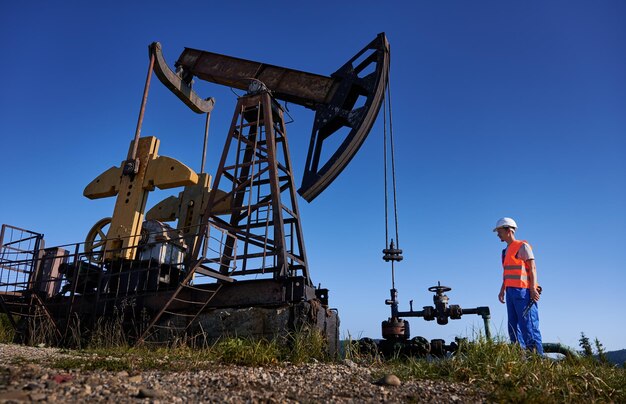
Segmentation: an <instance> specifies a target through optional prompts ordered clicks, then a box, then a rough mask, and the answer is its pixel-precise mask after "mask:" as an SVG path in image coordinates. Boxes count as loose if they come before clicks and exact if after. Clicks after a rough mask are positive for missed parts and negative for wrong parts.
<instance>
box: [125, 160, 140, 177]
mask: <svg viewBox="0 0 626 404" xmlns="http://www.w3.org/2000/svg"><path fill="white" fill-rule="evenodd" d="M137 173H139V159H128V160H126V161H125V162H124V167H123V168H122V174H123V175H128V176H132V175H137Z"/></svg>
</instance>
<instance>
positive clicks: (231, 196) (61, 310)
mask: <svg viewBox="0 0 626 404" xmlns="http://www.w3.org/2000/svg"><path fill="white" fill-rule="evenodd" d="M149 56H150V64H149V69H148V76H147V79H146V85H145V90H144V95H143V99H142V103H141V108H140V113H139V118H138V123H137V128H136V131H135V136H134V139H133V140H132V141H131V143H130V147H129V152H128V155H127V157H126V159H125V160H123V161H122V163H121V164H120V165H119V166H114V167H111V168H109V169H108V170H106V171H104V172H103V173H102V174H100V175H99V176H98V177H96V178H95V179H94V180H93V181H92V182H91V183H90V184H89V185H87V187H86V188H85V190H84V195H85V196H86V197H87V198H90V199H96V198H104V197H113V196H115V197H116V203H115V208H114V212H113V215H112V216H111V217H110V218H104V219H102V220H100V221H98V222H97V223H96V224H95V225H94V226H93V228H92V229H91V230H90V231H89V233H88V235H87V238H86V240H85V243H84V244H82V243H79V244H76V245H70V246H62V247H54V248H45V245H44V240H43V235H42V234H39V233H35V232H32V231H28V230H25V229H19V228H17V227H13V226H8V225H3V228H2V235H1V236H0V271H2V272H0V275H2V283H1V284H0V307H1V309H2V310H3V311H5V312H6V313H9V314H10V316H9V317H11V318H14V316H15V318H21V319H27V318H30V319H38V320H39V321H46V322H47V323H48V324H49V325H50V326H51V329H53V330H54V334H55V336H56V338H57V339H58V340H59V341H62V340H64V339H67V338H68V336H69V334H70V329H71V327H72V326H73V325H75V324H74V323H73V322H75V321H76V320H78V321H79V322H80V323H81V324H82V325H86V324H91V325H92V326H93V324H94V321H93V320H94V319H96V318H100V317H102V316H105V317H106V316H112V315H114V313H118V314H119V313H122V314H123V316H124V318H125V319H130V320H129V321H128V322H127V323H129V324H132V325H131V326H128V327H127V329H128V330H129V334H131V337H132V339H134V340H136V341H137V342H139V343H145V342H159V341H163V340H167V339H168V338H170V339H171V338H172V336H180V335H182V334H185V335H188V334H189V333H191V332H197V329H198V327H200V328H202V330H203V332H204V333H205V335H206V334H207V333H208V335H209V336H219V335H223V334H224V333H225V332H226V333H228V332H229V331H232V332H233V333H237V334H239V335H241V334H242V333H243V332H242V331H244V330H245V331H246V332H247V333H248V334H249V335H256V336H264V335H272V334H276V333H277V332H280V331H281V330H282V329H294V328H298V327H300V326H302V325H308V326H313V327H316V328H318V329H319V330H320V331H322V332H323V333H324V335H326V337H327V340H328V342H329V350H330V351H331V352H335V351H336V350H337V346H338V329H339V319H338V315H337V312H336V311H334V310H331V309H330V308H329V305H328V290H327V289H323V288H321V287H315V286H314V284H313V282H312V280H311V276H310V270H309V265H308V261H307V256H306V250H305V246H304V240H303V232H302V225H301V221H300V213H299V209H298V201H297V195H296V185H295V180H294V175H293V169H292V161H291V157H290V150H289V147H288V137H287V132H286V127H285V119H284V115H285V111H284V108H283V106H282V105H281V104H280V103H279V101H285V102H289V103H293V104H298V105H301V106H304V107H306V108H308V109H311V110H313V111H314V112H315V117H314V121H313V122H314V123H313V129H312V133H311V140H310V145H309V148H308V154H307V158H306V164H305V169H304V176H303V179H302V182H301V185H300V188H299V189H298V190H297V192H298V193H299V194H300V195H301V196H302V197H303V198H304V199H305V200H306V201H308V202H311V201H312V200H314V199H315V198H316V197H317V196H318V195H319V194H320V193H321V192H322V191H324V190H325V189H326V188H327V187H328V186H329V185H330V184H331V183H332V182H333V181H334V179H335V178H336V177H337V176H338V175H339V174H340V173H341V172H342V170H344V169H345V168H346V166H347V165H348V163H349V162H350V160H351V159H352V158H353V157H354V156H355V154H356V153H357V151H358V150H359V148H360V146H361V145H362V143H363V141H364V140H365V138H366V137H367V135H368V133H369V132H370V130H371V128H372V125H373V124H374V121H375V119H376V116H377V115H378V112H379V109H380V107H381V104H382V100H383V97H384V92H385V89H386V86H387V84H388V71H389V44H388V42H387V39H386V37H385V35H384V34H382V33H381V34H379V35H378V36H377V37H376V38H375V39H374V40H373V41H372V42H370V43H369V44H368V45H367V46H365V47H364V48H363V49H362V50H361V51H360V52H358V53H357V54H356V55H355V56H354V57H352V58H351V59H350V60H348V61H347V62H346V63H345V64H343V65H342V66H341V67H340V68H339V69H338V70H337V71H335V72H334V73H332V74H331V75H330V76H324V75H319V74H314V73H308V72H304V71H298V70H293V69H289V68H284V67H279V66H274V65H269V64H265V63H261V62H255V61H250V60H244V59H239V58H235V57H230V56H225V55H220V54H216V53H211V52H206V51H201V50H196V49H190V48H186V49H185V50H184V51H183V52H182V53H181V55H180V57H179V58H178V60H177V62H176V63H175V70H172V69H170V68H169V67H168V65H167V63H166V62H165V60H164V58H163V54H162V51H161V45H160V44H159V43H156V42H155V43H153V44H151V45H150V47H149ZM153 72H154V73H155V74H156V76H157V77H158V78H159V80H160V81H161V82H162V83H163V84H164V85H165V86H166V87H167V88H168V89H170V90H171V91H172V92H173V93H174V94H175V95H176V96H177V97H178V98H179V99H180V100H182V101H183V102H184V103H185V104H186V105H187V106H188V107H189V108H190V109H191V110H192V111H193V112H196V113H199V114H206V116H207V119H206V122H207V130H208V123H209V117H210V114H211V112H212V110H213V105H214V100H213V99H212V98H202V97H200V96H199V95H198V94H197V93H196V92H195V91H194V89H193V88H192V84H193V81H194V80H204V81H207V82H210V83H214V84H219V85H225V86H229V87H231V88H234V89H239V90H243V91H245V94H244V95H242V96H240V97H239V98H238V100H237V104H236V107H235V112H234V114H233V118H232V121H231V124H230V128H229V131H228V134H227V136H226V141H225V145H224V149H223V152H222V156H221V160H220V162H219V165H218V168H217V172H216V174H215V180H214V182H213V184H212V183H211V182H212V178H211V176H210V175H208V174H207V173H205V172H204V159H205V150H206V131H205V141H204V147H203V157H202V168H201V172H200V173H196V172H195V171H194V170H192V169H191V168H189V167H188V166H186V165H185V164H184V163H182V162H179V161H177V160H175V159H172V158H169V157H166V156H161V155H159V154H158V153H159V146H160V141H159V139H157V138H155V137H151V136H148V137H141V136H140V132H141V126H142V121H143V115H144V111H145V105H146V100H147V96H148V89H149V86H150V80H151V76H152V73H153ZM331 138H332V142H331V141H330V139H331ZM337 138H339V141H338V142H337ZM331 143H332V144H337V143H338V144H339V147H338V148H337V149H336V150H330V151H329V150H328V149H329V148H330V147H331V146H329V144H331ZM325 156H329V157H327V158H326V157H325ZM155 187H158V188H160V189H170V188H175V187H184V188H183V190H182V191H181V192H180V193H179V194H178V196H177V197H174V196H172V197H169V198H167V199H165V200H163V201H161V202H159V203H158V204H156V205H155V206H154V207H153V208H152V209H150V210H149V211H148V212H145V209H146V203H147V198H148V194H149V192H150V191H152V190H154V189H155ZM174 220H177V224H176V227H172V226H170V225H168V224H167V222H171V221H174ZM250 309H253V310H255V313H254V314H253V315H251V314H250ZM140 313H141V316H143V317H147V321H145V322H144V323H142V324H140V325H138V322H137V321H136V319H137V318H138V317H139V316H140ZM243 313H245V314H243ZM14 325H15V326H16V329H17V331H18V332H19V333H22V334H26V331H25V330H24V328H23V327H22V328H20V326H19V324H18V322H16V323H14Z"/></svg>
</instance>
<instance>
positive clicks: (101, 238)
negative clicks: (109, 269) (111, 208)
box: [85, 217, 111, 262]
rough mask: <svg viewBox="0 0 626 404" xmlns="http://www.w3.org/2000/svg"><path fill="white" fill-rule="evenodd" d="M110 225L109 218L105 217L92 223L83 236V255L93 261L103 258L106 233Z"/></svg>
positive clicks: (100, 260) (99, 260)
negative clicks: (85, 235) (84, 236)
mask: <svg viewBox="0 0 626 404" xmlns="http://www.w3.org/2000/svg"><path fill="white" fill-rule="evenodd" d="M110 225H111V218H110V217H105V218H104V219H101V220H99V221H98V222H96V224H94V225H93V227H92V228H91V230H89V233H87V237H86V238H85V255H86V256H87V257H88V258H89V260H90V261H93V262H102V261H103V260H104V250H105V248H106V242H107V238H106V237H107V233H108V231H109V227H110Z"/></svg>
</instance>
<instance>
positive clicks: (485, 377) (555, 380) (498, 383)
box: [384, 339, 626, 402]
mask: <svg viewBox="0 0 626 404" xmlns="http://www.w3.org/2000/svg"><path fill="white" fill-rule="evenodd" d="M384 368H385V369H386V370H387V371H393V372H395V373H396V374H397V375H398V376H400V377H404V378H406V379H439V380H448V381H455V382H464V383H469V384H471V385H474V386H476V387H477V388H479V389H481V390H482V391H484V392H486V393H487V394H488V395H489V397H490V398H491V399H493V400H494V401H498V402H540V401H544V402H592V401H593V402H596V401H600V402H626V370H624V369H622V368H617V367H615V366H610V365H607V364H604V363H601V362H598V361H596V360H594V359H593V358H584V357H583V358H574V357H572V358H565V359H564V360H559V361H556V360H553V359H549V358H546V357H540V356H537V355H535V354H531V353H529V352H527V351H525V350H522V349H521V348H520V347H519V346H517V345H511V344H508V343H505V342H503V341H496V342H492V341H487V340H484V339H482V340H479V341H477V342H475V343H471V344H466V345H465V346H464V347H463V348H462V350H460V351H459V352H458V353H457V354H456V355H454V356H452V357H450V358H447V359H444V360H426V359H416V358H409V359H405V360H399V359H396V360H392V361H390V362H387V363H386V364H385V366H384Z"/></svg>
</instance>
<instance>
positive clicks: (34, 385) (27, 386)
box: [24, 383, 41, 390]
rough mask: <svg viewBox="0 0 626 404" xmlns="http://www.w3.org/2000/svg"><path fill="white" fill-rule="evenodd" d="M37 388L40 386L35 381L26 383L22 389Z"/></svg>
mask: <svg viewBox="0 0 626 404" xmlns="http://www.w3.org/2000/svg"><path fill="white" fill-rule="evenodd" d="M39 388H41V386H40V385H38V384H37V383H28V384H27V385H26V386H24V390H37V389H39Z"/></svg>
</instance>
